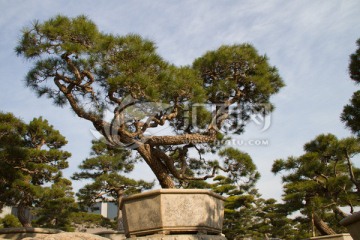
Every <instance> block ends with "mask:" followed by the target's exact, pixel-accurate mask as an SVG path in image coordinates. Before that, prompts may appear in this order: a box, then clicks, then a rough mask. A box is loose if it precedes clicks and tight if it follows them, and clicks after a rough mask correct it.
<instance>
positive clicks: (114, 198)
mask: <svg viewBox="0 0 360 240" xmlns="http://www.w3.org/2000/svg"><path fill="white" fill-rule="evenodd" d="M91 150H92V151H91V157H90V158H87V159H85V160H84V161H83V162H82V163H81V164H80V166H79V168H80V170H81V171H80V172H76V173H74V175H73V177H72V178H73V179H74V180H81V179H88V180H92V182H91V183H88V184H86V185H85V186H84V187H82V188H81V189H80V190H79V192H78V193H77V197H78V200H79V202H80V203H81V204H82V205H85V206H87V207H90V208H91V207H92V206H93V205H94V204H95V202H96V201H97V200H102V201H105V202H115V203H116V205H117V219H116V220H117V221H116V222H117V225H118V226H117V229H118V230H122V229H123V223H122V214H121V209H120V203H121V200H122V198H123V197H124V196H126V195H130V194H133V193H139V192H141V191H142V190H145V189H150V188H152V187H153V185H154V184H153V183H151V182H146V181H143V180H139V181H136V180H134V179H131V178H128V177H126V176H124V175H121V173H122V172H124V173H127V172H130V171H131V170H133V168H134V162H135V160H136V159H134V158H132V157H131V152H130V151H129V150H126V149H124V148H114V147H111V146H109V145H107V144H106V143H105V142H104V141H101V140H94V141H92V147H91Z"/></svg>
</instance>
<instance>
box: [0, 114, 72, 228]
mask: <svg viewBox="0 0 360 240" xmlns="http://www.w3.org/2000/svg"><path fill="white" fill-rule="evenodd" d="M66 143H67V141H66V139H65V137H64V136H62V135H61V134H60V132H59V131H57V130H55V129H54V127H53V126H51V125H50V124H49V123H48V121H47V120H44V119H42V118H41V117H39V118H34V119H33V120H32V121H30V122H29V123H28V124H26V123H24V122H23V121H21V120H20V119H18V118H16V117H15V116H14V115H13V114H11V113H0V149H1V151H0V166H1V168H0V204H1V205H2V204H5V205H8V206H14V207H17V210H18V218H19V220H20V222H21V224H22V225H23V226H24V227H31V221H30V219H29V216H28V214H27V211H29V210H30V209H31V208H32V207H33V206H34V205H35V204H37V203H38V201H39V199H40V198H41V196H42V194H43V193H44V184H46V183H51V182H54V181H56V180H58V179H59V178H61V170H62V169H65V168H67V167H68V163H67V159H68V158H69V157H70V156H71V154H70V153H69V152H66V151H63V150H61V148H62V147H63V146H64V145H65V144H66Z"/></svg>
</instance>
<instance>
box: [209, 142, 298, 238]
mask: <svg viewBox="0 0 360 240" xmlns="http://www.w3.org/2000/svg"><path fill="white" fill-rule="evenodd" d="M219 155H220V156H221V157H223V158H224V163H225V164H228V163H230V162H231V164H238V166H237V167H238V168H239V169H241V171H240V172H241V174H240V175H238V176H236V177H234V176H231V175H228V176H217V177H215V178H214V183H213V184H211V188H212V190H213V191H214V192H216V193H218V194H220V195H223V196H225V197H227V199H226V201H225V216H224V226H223V233H224V234H225V236H226V237H227V238H228V239H243V238H252V239H265V238H285V237H286V239H296V236H298V234H299V233H298V232H297V231H296V230H298V229H297V228H296V226H295V224H293V222H292V220H291V219H289V218H287V216H286V214H284V213H283V212H281V211H280V210H279V209H281V207H280V205H279V204H277V203H276V201H275V200H274V199H268V200H265V199H263V198H261V195H260V194H259V192H258V190H257V189H256V188H255V184H256V182H257V180H258V179H259V178H260V174H259V173H258V171H257V170H256V166H255V164H254V163H253V161H252V159H251V157H250V156H249V155H248V154H246V153H243V152H241V151H239V150H237V149H234V148H226V149H224V150H221V151H220V152H219ZM230 174H231V173H230Z"/></svg>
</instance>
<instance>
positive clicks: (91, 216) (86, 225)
mask: <svg viewBox="0 0 360 240" xmlns="http://www.w3.org/2000/svg"><path fill="white" fill-rule="evenodd" d="M71 223H72V226H73V227H74V228H75V229H76V231H80V232H82V231H86V230H87V229H91V228H109V229H116V228H117V226H116V225H117V223H115V222H114V221H112V220H111V219H107V218H105V217H103V216H101V215H100V214H96V213H90V212H83V211H74V212H72V213H71ZM114 223H115V224H114Z"/></svg>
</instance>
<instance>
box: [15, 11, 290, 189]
mask: <svg viewBox="0 0 360 240" xmlns="http://www.w3.org/2000/svg"><path fill="white" fill-rule="evenodd" d="M16 52H17V54H18V55H19V56H22V57H24V58H25V59H29V60H30V61H31V62H32V63H33V67H32V69H30V71H29V72H28V74H27V76H26V84H27V86H28V87H30V88H31V89H33V90H34V91H35V92H36V93H37V94H38V96H47V97H48V98H50V99H52V100H53V102H54V103H55V104H56V105H60V106H63V105H65V104H66V103H69V104H70V106H71V108H72V110H73V111H74V112H75V113H76V114H77V115H78V116H79V117H81V118H84V119H87V120H89V121H91V122H92V123H93V125H94V127H95V128H96V129H97V130H98V131H99V132H100V133H102V135H103V136H104V137H105V138H106V140H107V142H108V143H109V144H112V145H115V146H124V145H125V146H130V147H131V148H132V149H133V150H135V151H136V152H138V154H139V155H140V156H141V157H142V158H143V159H144V160H145V162H146V163H147V164H148V165H149V167H150V168H151V170H152V171H153V172H154V174H155V175H156V177H157V179H158V180H159V182H160V184H161V186H162V187H167V188H169V187H174V186H175V185H174V181H173V180H174V179H178V180H179V181H182V182H187V181H190V180H201V179H202V180H204V179H206V178H207V176H209V175H208V174H206V175H205V176H189V175H187V174H186V172H187V171H186V169H187V168H189V166H191V164H190V163H189V162H190V159H191V157H190V152H191V151H190V150H195V151H198V152H199V153H202V152H203V151H204V149H207V150H208V148H207V147H210V148H212V147H213V143H214V141H216V140H217V139H219V138H222V137H224V136H223V135H224V134H227V132H226V130H231V131H232V132H234V133H241V132H242V131H243V129H244V126H245V124H246V121H247V120H249V118H250V116H251V114H254V113H255V112H259V111H260V112H261V114H263V115H266V114H268V113H269V112H271V111H272V110H273V106H272V104H271V102H270V97H271V96H272V95H273V94H275V93H277V92H278V91H279V90H280V89H281V87H283V86H284V83H283V81H282V80H281V78H280V76H279V74H278V72H277V70H276V68H275V67H273V66H270V64H269V63H268V59H267V57H266V56H261V55H259V54H258V52H257V50H256V49H255V48H254V47H253V46H252V45H250V44H236V45H231V46H222V47H220V48H218V49H217V50H215V51H209V52H207V53H206V54H204V55H203V56H202V57H199V58H197V59H196V60H195V61H194V63H193V65H192V66H181V67H180V66H175V65H173V64H170V63H168V62H166V61H165V60H164V59H163V58H162V57H161V56H160V55H159V54H157V52H156V46H155V44H154V43H153V42H151V41H149V40H147V39H144V38H142V37H141V36H139V35H136V34H129V35H126V36H117V35H112V34H105V33H102V32H100V31H99V30H98V28H97V26H96V25H95V24H94V23H93V22H92V21H91V20H89V19H88V18H87V17H85V16H78V17H75V18H68V17H65V16H61V15H59V16H56V17H54V18H51V19H49V20H47V21H44V22H42V23H40V22H34V23H33V25H32V26H31V27H29V28H25V29H24V30H23V33H22V36H21V39H20V40H19V43H18V46H17V47H16ZM149 102H150V103H156V104H150V105H144V104H146V103H149ZM157 104H160V105H161V108H157V107H155V105H157ZM206 104H210V105H213V106H215V107H208V106H207V105H206ZM264 106H267V107H264ZM134 109H135V110H134ZM195 109H196V111H195ZM231 109H232V110H231ZM136 110H141V111H144V112H145V113H149V114H145V115H142V116H141V117H139V115H138V114H135V112H136ZM106 111H111V112H113V115H112V120H111V121H106V120H104V115H105V113H106ZM195 119H196V121H195ZM162 126H169V130H172V133H171V134H168V133H166V134H165V135H153V134H149V132H151V131H153V130H155V131H156V130H158V129H159V128H161V127H162ZM158 132H160V131H158ZM223 132H224V133H223ZM199 145H200V146H199ZM197 146H199V147H197ZM173 156H177V157H178V158H176V159H174V158H173ZM192 161H193V162H195V161H197V163H198V164H201V162H202V161H204V160H203V159H199V158H197V159H195V158H192ZM178 163H179V164H178ZM210 165H211V164H210V163H209V164H208V166H210ZM218 168H219V166H214V165H213V166H212V169H218ZM206 169H208V171H209V172H211V171H212V169H211V168H206ZM224 169H225V168H224ZM226 170H227V171H230V169H226ZM232 171H237V169H232Z"/></svg>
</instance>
